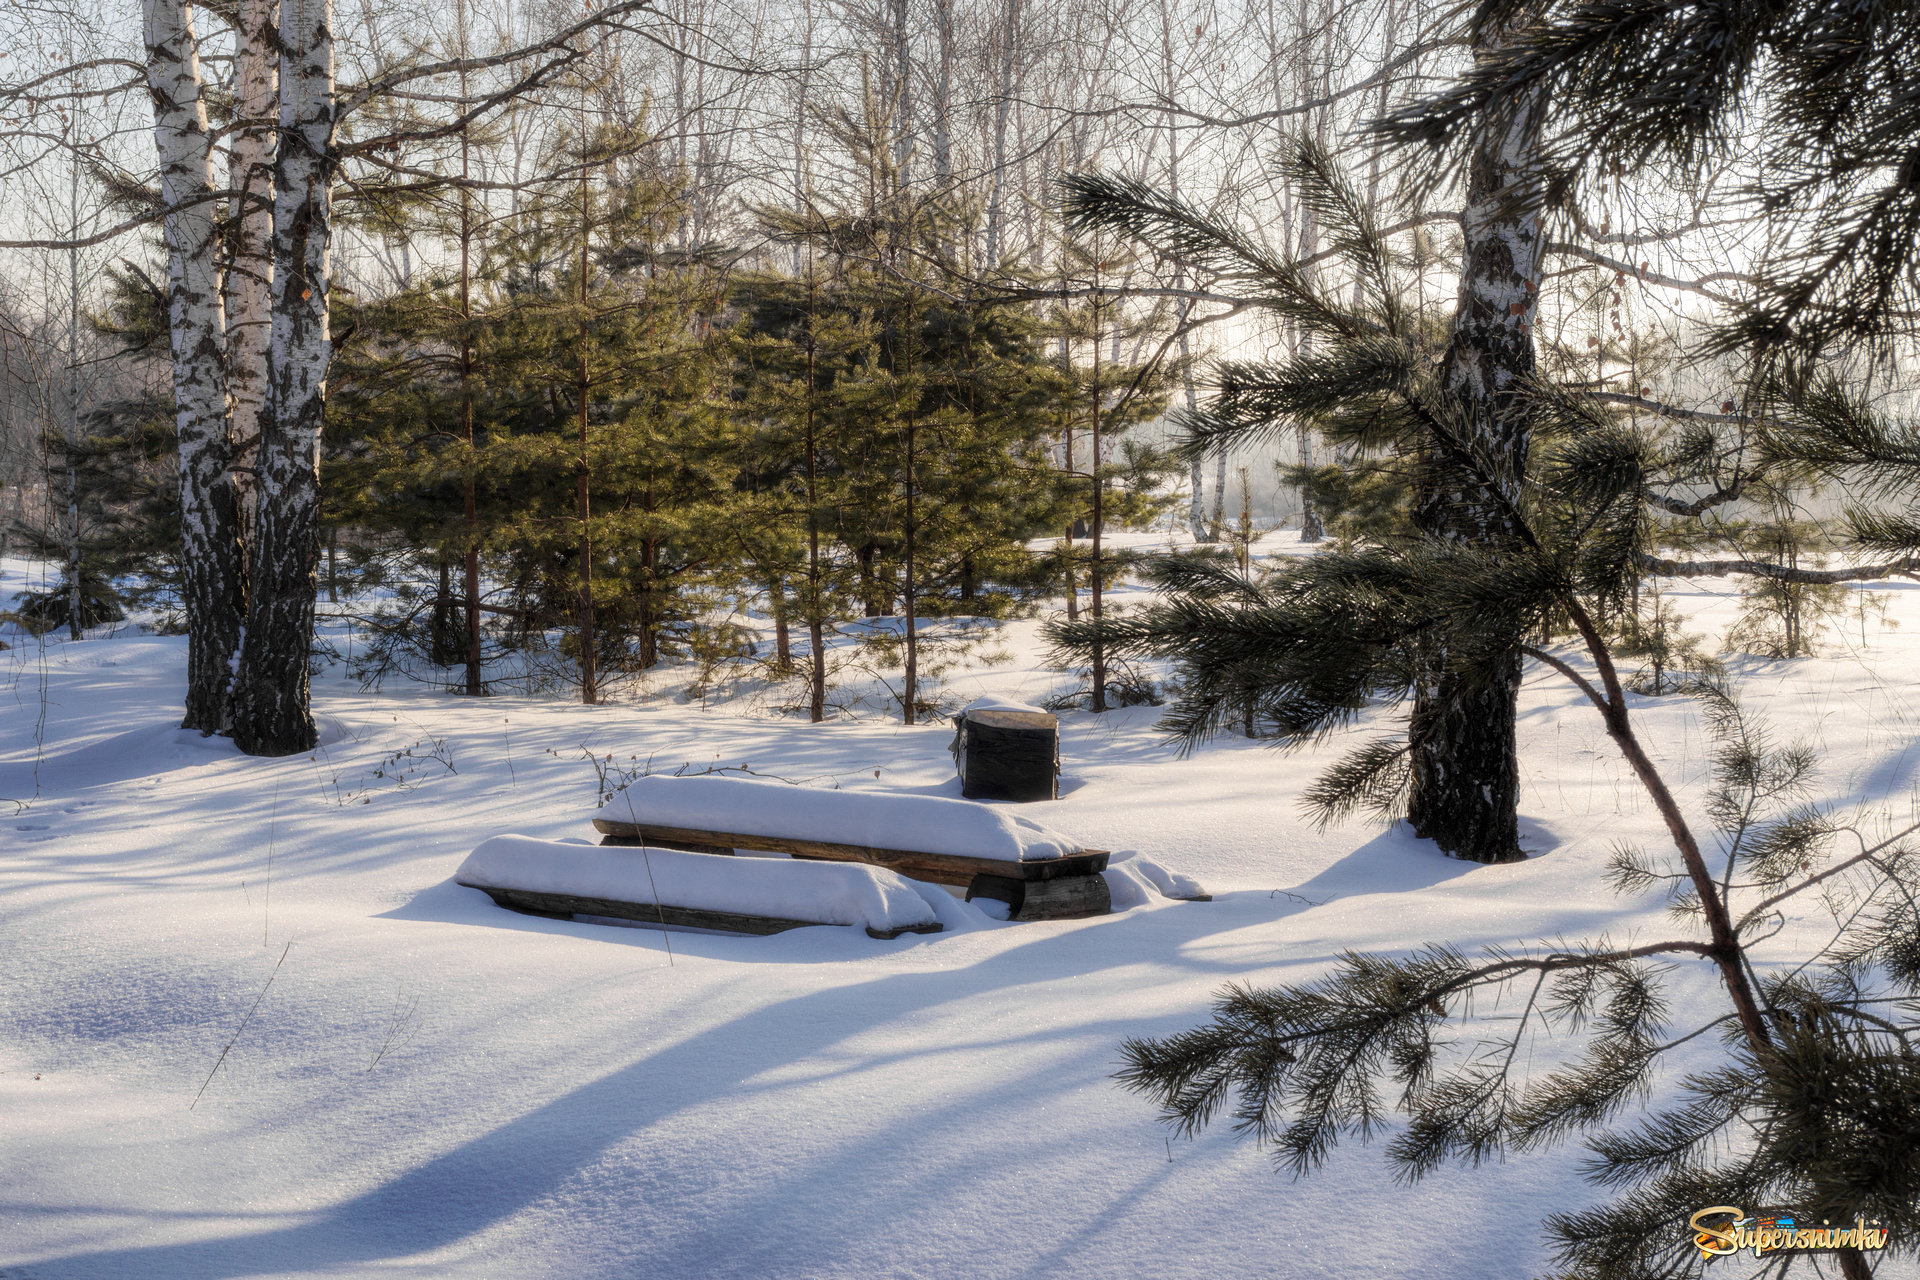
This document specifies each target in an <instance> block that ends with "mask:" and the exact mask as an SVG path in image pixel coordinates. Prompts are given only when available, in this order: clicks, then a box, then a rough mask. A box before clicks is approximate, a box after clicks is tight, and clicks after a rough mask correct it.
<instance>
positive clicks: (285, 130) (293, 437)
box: [233, 0, 337, 755]
mask: <svg viewBox="0 0 1920 1280" xmlns="http://www.w3.org/2000/svg"><path fill="white" fill-rule="evenodd" d="M332 19H333V13H332V5H331V3H330V0H280V33H279V34H280V146H279V150H278V152H277V153H276V154H275V157H274V163H273V295H272V296H273V322H272V327H271V330H270V332H271V343H270V349H269V358H268V375H267V379H268V381H267V395H268V405H267V413H266V418H265V421H264V423H263V425H262V429H261V433H260V445H259V450H258V454H257V457H258V464H257V465H258V472H259V480H258V483H259V511H258V515H257V519H256V525H255V529H256V543H255V548H254V557H253V582H252V594H251V596H250V598H249V599H248V602H247V634H246V638H245V643H244V646H243V649H242V652H241V662H240V683H241V687H240V689H239V690H238V693H239V706H238V713H237V715H236V717H235V722H234V731H233V736H234V740H235V741H236V742H237V743H238V744H239V746H240V749H241V750H243V751H245V752H247V753H248V754H250V755H288V754H291V753H293V752H296V751H306V750H309V749H311V748H312V747H313V745H314V743H315V741H316V734H315V731H314V724H313V710H312V706H311V696H310V690H309V689H308V685H307V653H308V650H309V649H310V647H311V646H312V642H313V611H314V590H315V576H314V574H315V568H316V566H317V564H318V561H319V550H320V541H319V533H320V424H321V415H322V413H323V411H324V409H325V407H326V390H327V365H328V363H329V361H330V360H331V359H332V355H333V344H332V341H331V339H330V337H329V335H328V331H327V290H328V285H329V271H330V262H329V252H328V251H329V249H330V247H331V239H332V215H333V168H334V163H335V155H334V122H335V112H336V109H337V105H336V101H335V95H334V84H333V32H332Z"/></svg>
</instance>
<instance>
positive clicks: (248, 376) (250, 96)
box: [226, 0, 279, 544]
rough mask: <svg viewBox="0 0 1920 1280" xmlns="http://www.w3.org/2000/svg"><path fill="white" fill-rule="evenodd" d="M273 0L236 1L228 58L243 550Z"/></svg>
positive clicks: (274, 59)
mask: <svg viewBox="0 0 1920 1280" xmlns="http://www.w3.org/2000/svg"><path fill="white" fill-rule="evenodd" d="M274 6H275V0H240V27H239V32H238V34H237V37H236V48H235V58H234V95H235V104H234V105H235V108H236V109H237V111H238V112H239V120H238V122H237V126H236V128H235V130H234V133H233V137H232V141H231V143H230V144H229V147H228V163H227V189H228V190H230V191H237V192H241V193H242V194H240V195H237V196H235V197H234V199H233V203H232V206H231V207H230V209H229V210H228V217H229V219H230V220H231V222H232V227H233V230H232V235H233V242H232V243H233V252H232V256H231V258H230V259H229V261H228V264H227V277H226V304H227V391H228V394H229V395H231V396H232V398H233V465H234V467H235V471H234V475H233V483H234V490H235V494H236V501H237V503H238V505H239V511H240V534H241V539H242V542H243V544H250V543H251V542H252V539H253V521H254V505H255V495H254V489H255V485H254V480H253V468H254V466H255V464H256V462H257V459H256V457H255V451H256V449H257V448H258V446H259V441H260V426H261V422H262V420H263V418H264V417H265V415H266V410H267V348H268V344H269V341H270V330H271V328H272V324H273V141H274V136H273V135H274V120H275V116H276V115H277V113H278V109H279V106H278V95H277V93H276V90H277V88H278V86H279V74H278V62H279V55H278V53H277V52H276V51H275V49H274Z"/></svg>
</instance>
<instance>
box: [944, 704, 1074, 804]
mask: <svg viewBox="0 0 1920 1280" xmlns="http://www.w3.org/2000/svg"><path fill="white" fill-rule="evenodd" d="M952 751H953V762H954V765H955V766H956V767H957V768H958V769H959V770H960V794H961V795H963V796H965V797H966V798H967V799H969V800H1017V801H1028V800H1056V799H1058V798H1059V796H1060V721H1059V719H1058V717H1056V716H1052V715H1049V714H1047V713H1046V712H1044V711H1002V710H998V709H994V708H988V707H981V708H978V709H976V710H971V711H962V712H961V713H960V714H959V715H956V716H955V717H954V718H953V747H952Z"/></svg>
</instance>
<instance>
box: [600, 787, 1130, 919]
mask: <svg viewBox="0 0 1920 1280" xmlns="http://www.w3.org/2000/svg"><path fill="white" fill-rule="evenodd" d="M593 825H594V827H595V828H596V829H597V830H598V831H599V832H600V833H601V835H602V836H603V837H604V839H603V840H602V842H601V843H602V844H607V845H646V846H648V847H649V848H669V849H671V848H678V849H688V850H698V851H701V852H707V853H731V852H733V851H734V850H735V849H752V850H757V851H760V852H765V853H785V854H790V855H792V856H793V857H794V858H803V859H818V860H825V861H832V862H856V863H866V864H868V865H871V866H876V867H885V868H887V869H888V870H890V871H897V872H899V873H900V874H901V875H904V876H907V877H909V878H911V879H914V880H926V881H931V882H933V883H935V884H950V885H956V886H964V887H965V888H966V890H967V898H968V900H969V901H971V900H972V899H974V898H993V899H997V900H999V901H1001V902H1004V903H1006V904H1007V912H1008V918H1009V919H1012V920H1060V919H1070V918H1073V917H1076V916H1095V915H1105V914H1106V913H1107V912H1108V911H1109V910H1111V909H1112V906H1113V899H1112V896H1111V894H1110V893H1109V891H1108V888H1107V882H1106V881H1105V880H1104V879H1102V878H1101V875H1100V873H1101V872H1102V871H1103V870H1105V869H1106V866H1107V856H1108V855H1107V851H1106V850H1104V849H1085V848H1082V847H1080V845H1079V844H1078V843H1076V842H1075V841H1073V840H1071V839H1069V838H1068V837H1066V836H1063V835H1061V834H1060V833H1058V832H1056V831H1050V830H1048V829H1047V828H1046V827H1043V826H1041V825H1040V824H1039V823H1038V822H1035V821H1034V820H1033V819H1031V818H1027V817H1024V816H1022V815H1021V814H1019V813H1016V812H1013V811H1011V810H1009V809H1006V808H1001V807H996V806H991V805H983V804H974V803H973V802H971V801H968V800H948V799H944V798H941V797H938V796H913V795H895V794H889V793H886V792H879V791H839V790H827V789H824V788H819V787H795V786H789V785H787V784H786V783H782V782H763V781H759V780H755V779H747V778H725V777H718V776H712V775H703V776H700V777H692V778H676V777H671V776H666V775H656V776H651V777H645V778H637V779H635V780H634V782H633V783H632V784H631V785H630V786H628V787H627V788H626V789H625V790H624V791H621V792H619V793H617V794H616V795H615V796H614V797H613V798H612V799H611V800H609V801H608V802H607V803H606V804H605V805H603V806H601V808H600V810H599V811H598V812H597V813H596V814H595V815H594V819H593Z"/></svg>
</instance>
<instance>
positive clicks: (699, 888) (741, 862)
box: [454, 835, 934, 933]
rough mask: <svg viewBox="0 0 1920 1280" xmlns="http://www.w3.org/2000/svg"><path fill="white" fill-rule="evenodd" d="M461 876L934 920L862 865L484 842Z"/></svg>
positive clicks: (921, 904) (620, 894)
mask: <svg viewBox="0 0 1920 1280" xmlns="http://www.w3.org/2000/svg"><path fill="white" fill-rule="evenodd" d="M454 879H455V880H457V881H458V882H459V883H461V884H464V885H470V886H472V887H473V888H476V889H481V888H494V889H523V890H526V891H527V892H530V893H564V894H568V895H571V896H573V897H579V898H606V899H609V900H612V901H615V902H638V903H650V902H656V901H658V902H661V903H664V904H665V905H667V906H671V907H689V908H693V909H695V910H700V911H727V912H732V913H734V914H736V915H746V916H774V917H777V918H779V919H782V920H811V921H814V922H816V923H818V924H845V925H865V926H867V927H868V928H869V929H872V930H874V931H875V932H880V933H884V932H886V931H888V930H893V929H904V928H907V927H909V926H913V925H922V924H932V923H934V914H933V908H932V907H931V906H929V905H928V903H927V901H926V899H924V898H922V897H921V896H920V894H919V893H918V892H917V891H915V889H914V888H913V886H912V885H910V884H909V883H907V881H906V879H905V878H904V877H902V876H899V875H896V874H894V873H893V872H891V871H886V870H883V869H881V868H879V867H868V866H862V865H860V864H858V863H843V862H797V861H790V860H787V859H780V858H727V857H718V856H715V855H714V854H710V853H679V852H675V851H673V850H670V849H648V850H644V851H643V850H640V849H633V848H622V847H619V846H608V845H580V844H569V843H563V842H561V841H556V840H537V839H535V838H533V837H532V836H511V835H509V836H494V837H493V838H492V839H490V840H487V841H485V842H483V843H482V844H481V845H480V847H479V848H477V849H475V850H474V851H473V852H472V853H470V854H468V855H467V860H466V861H465V862H463V863H461V864H460V869H459V871H457V872H455V873H454Z"/></svg>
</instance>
